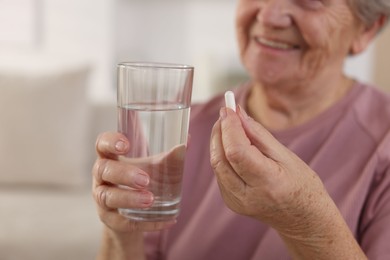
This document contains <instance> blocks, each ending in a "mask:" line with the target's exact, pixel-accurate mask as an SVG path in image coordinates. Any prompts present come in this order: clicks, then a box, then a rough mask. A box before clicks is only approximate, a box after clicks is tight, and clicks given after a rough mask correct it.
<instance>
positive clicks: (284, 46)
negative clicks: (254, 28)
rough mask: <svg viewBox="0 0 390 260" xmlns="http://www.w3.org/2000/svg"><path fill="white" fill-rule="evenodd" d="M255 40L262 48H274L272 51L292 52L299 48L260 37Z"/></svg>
mask: <svg viewBox="0 0 390 260" xmlns="http://www.w3.org/2000/svg"><path fill="white" fill-rule="evenodd" d="M255 39H256V42H258V43H260V44H261V45H264V46H267V47H271V48H274V49H280V50H294V49H298V48H299V46H297V45H293V44H288V43H284V42H276V41H272V40H268V39H264V38H261V37H256V38H255Z"/></svg>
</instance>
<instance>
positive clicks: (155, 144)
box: [117, 62, 194, 221]
mask: <svg viewBox="0 0 390 260" xmlns="http://www.w3.org/2000/svg"><path fill="white" fill-rule="evenodd" d="M117 69H118V92H117V94H118V102H117V103H118V131H119V132H121V133H123V134H124V135H125V136H126V137H127V138H128V139H129V141H130V151H129V153H128V154H127V155H126V156H124V157H121V158H120V159H121V160H123V161H126V162H128V163H129V164H133V165H136V166H137V167H139V168H141V169H142V170H144V171H145V172H147V173H148V174H149V176H150V180H151V181H150V183H149V186H148V187H147V189H148V190H150V191H151V192H152V193H153V194H154V203H153V205H152V206H151V207H150V208H147V209H119V212H120V214H122V215H124V216H126V217H128V218H131V219H133V220H137V221H163V220H169V219H174V218H176V217H177V215H178V213H179V204H180V194H181V182H182V176H183V168H184V157H185V151H186V145H187V135H188V125H189V116H190V104H191V93H192V82H193V74H194V68H193V67H191V66H188V65H180V64H167V63H142V62H127V63H120V64H118V67H117ZM123 188H124V187H123Z"/></svg>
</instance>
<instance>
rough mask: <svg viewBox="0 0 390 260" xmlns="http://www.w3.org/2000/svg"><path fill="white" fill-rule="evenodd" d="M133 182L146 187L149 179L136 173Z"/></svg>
mask: <svg viewBox="0 0 390 260" xmlns="http://www.w3.org/2000/svg"><path fill="white" fill-rule="evenodd" d="M134 182H135V183H136V184H137V185H139V186H141V187H146V186H148V184H149V177H148V176H146V175H144V174H140V173H137V174H136V175H135V177H134Z"/></svg>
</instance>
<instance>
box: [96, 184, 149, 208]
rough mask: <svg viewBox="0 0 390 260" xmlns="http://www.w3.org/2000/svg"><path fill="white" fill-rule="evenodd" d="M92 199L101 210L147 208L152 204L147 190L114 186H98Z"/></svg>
mask: <svg viewBox="0 0 390 260" xmlns="http://www.w3.org/2000/svg"><path fill="white" fill-rule="evenodd" d="M92 193H93V197H94V199H95V201H96V203H97V204H98V206H99V207H100V208H102V209H105V210H109V209H117V208H148V207H150V206H152V204H153V200H154V197H153V194H152V193H151V192H150V191H147V190H135V189H127V188H124V187H119V186H115V185H98V186H96V187H94V188H93V192H92Z"/></svg>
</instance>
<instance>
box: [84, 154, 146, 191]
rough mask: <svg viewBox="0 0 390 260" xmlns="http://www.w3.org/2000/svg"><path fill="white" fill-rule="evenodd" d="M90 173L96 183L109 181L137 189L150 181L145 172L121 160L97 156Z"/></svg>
mask: <svg viewBox="0 0 390 260" xmlns="http://www.w3.org/2000/svg"><path fill="white" fill-rule="evenodd" d="M92 173H93V176H94V179H95V181H96V184H97V185H101V184H104V183H110V184H116V185H124V186H128V187H131V188H136V189H137V188H138V189H139V188H145V187H146V186H148V184H149V182H150V178H149V175H148V174H147V173H146V172H144V171H142V170H141V169H139V168H137V167H135V166H133V165H131V164H127V163H125V162H123V161H115V160H110V159H100V158H99V159H97V160H96V162H95V165H94V167H93V170H92Z"/></svg>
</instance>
